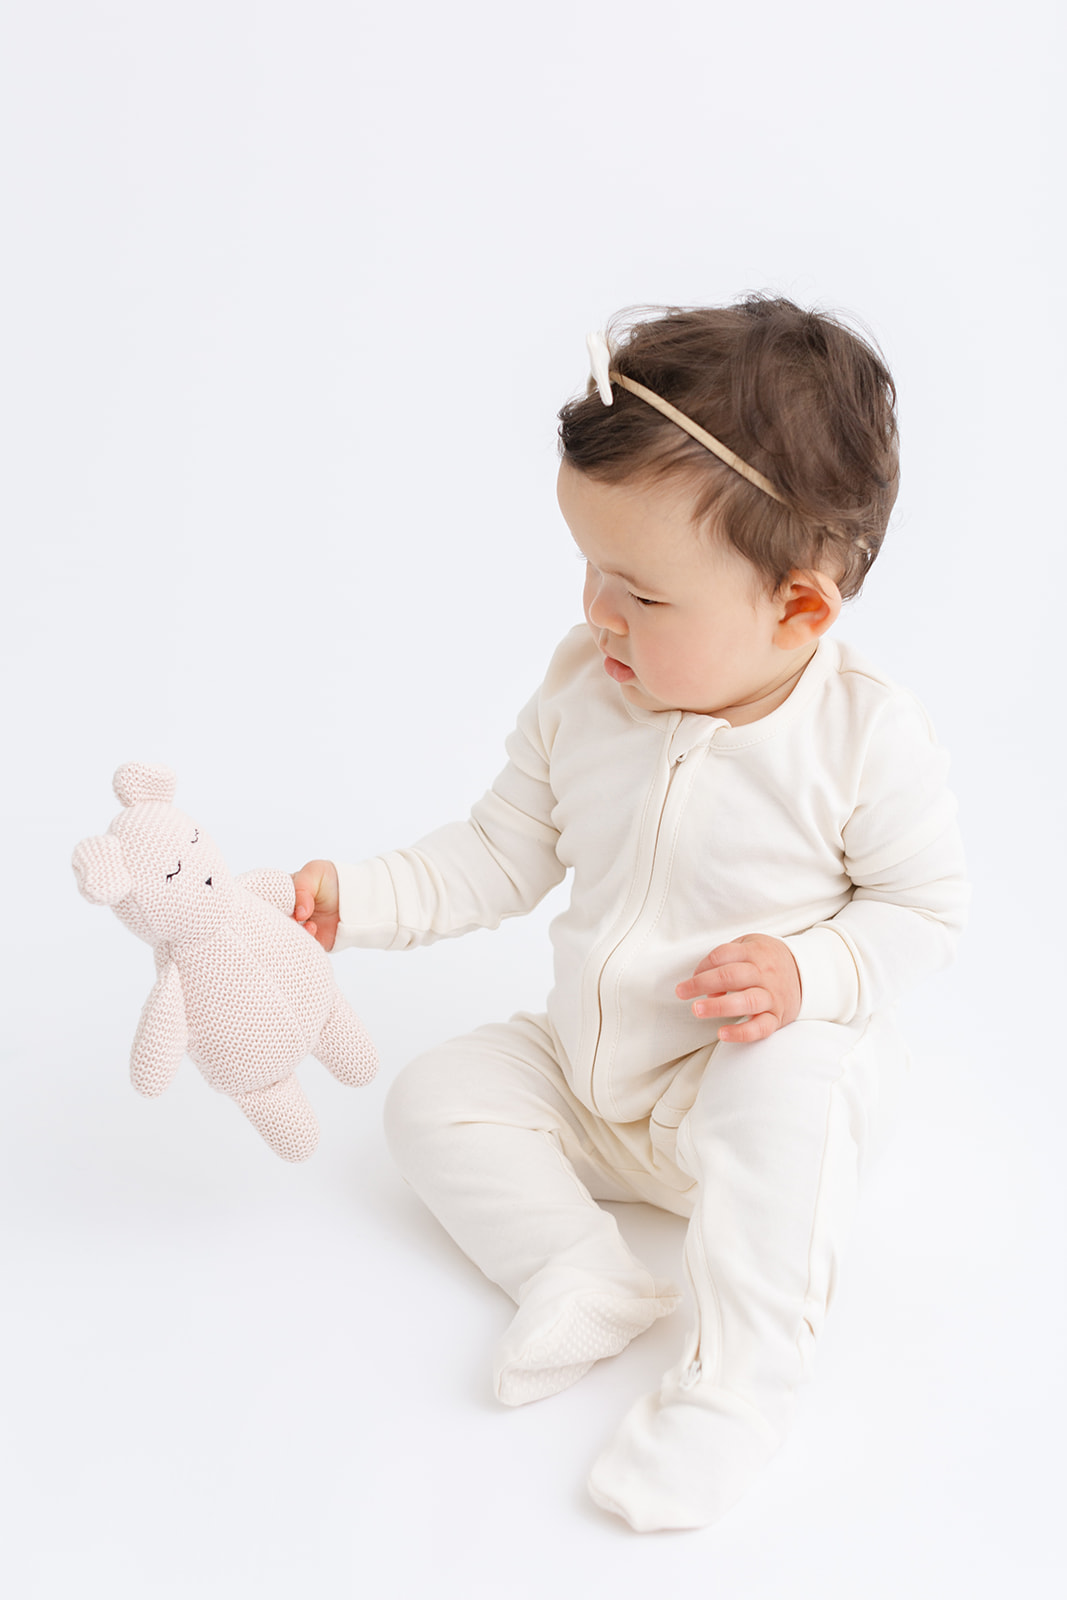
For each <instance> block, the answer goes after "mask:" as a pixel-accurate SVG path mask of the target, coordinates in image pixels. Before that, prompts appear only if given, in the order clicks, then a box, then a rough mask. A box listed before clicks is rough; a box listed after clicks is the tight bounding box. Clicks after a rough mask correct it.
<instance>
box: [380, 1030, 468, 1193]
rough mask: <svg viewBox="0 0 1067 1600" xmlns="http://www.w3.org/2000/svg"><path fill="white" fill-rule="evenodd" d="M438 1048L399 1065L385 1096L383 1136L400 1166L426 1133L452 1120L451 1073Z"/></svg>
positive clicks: (424, 1137) (453, 1108) (425, 1136)
mask: <svg viewBox="0 0 1067 1600" xmlns="http://www.w3.org/2000/svg"><path fill="white" fill-rule="evenodd" d="M440 1057H441V1052H440V1051H436V1050H431V1051H428V1052H427V1054H426V1055H422V1056H417V1057H416V1058H415V1060H414V1061H412V1062H409V1064H408V1065H407V1066H406V1067H405V1068H404V1069H403V1071H402V1072H401V1073H400V1075H399V1076H398V1077H397V1078H396V1080H395V1081H394V1083H393V1084H392V1086H391V1088H390V1089H389V1092H388V1094H387V1095H386V1097H385V1109H384V1122H385V1137H386V1140H387V1142H388V1145H389V1148H390V1150H391V1151H392V1152H393V1155H394V1157H395V1159H396V1161H397V1163H398V1165H399V1166H400V1167H401V1168H403V1167H404V1166H405V1165H406V1159H407V1158H408V1157H410V1156H412V1155H414V1154H415V1153H416V1152H417V1151H418V1150H419V1149H420V1147H423V1146H424V1144H425V1141H426V1139H427V1137H432V1135H433V1133H434V1132H435V1131H437V1130H438V1129H440V1128H442V1127H447V1126H449V1125H450V1124H451V1123H452V1122H453V1121H454V1120H455V1115H456V1112H455V1104H454V1102H455V1095H454V1093H453V1090H452V1075H451V1074H450V1073H449V1071H448V1063H447V1060H445V1061H442V1060H441V1059H440Z"/></svg>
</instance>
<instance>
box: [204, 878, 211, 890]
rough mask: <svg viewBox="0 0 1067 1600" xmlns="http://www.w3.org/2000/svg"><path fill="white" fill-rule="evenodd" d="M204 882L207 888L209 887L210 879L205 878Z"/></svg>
mask: <svg viewBox="0 0 1067 1600" xmlns="http://www.w3.org/2000/svg"><path fill="white" fill-rule="evenodd" d="M204 882H205V883H206V884H207V886H208V888H209V889H210V888H211V879H210V878H205V879H204Z"/></svg>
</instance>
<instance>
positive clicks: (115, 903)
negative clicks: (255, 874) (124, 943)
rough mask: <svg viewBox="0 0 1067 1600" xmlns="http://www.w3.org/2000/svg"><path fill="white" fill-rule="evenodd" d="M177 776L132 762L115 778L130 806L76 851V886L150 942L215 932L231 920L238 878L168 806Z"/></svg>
mask: <svg viewBox="0 0 1067 1600" xmlns="http://www.w3.org/2000/svg"><path fill="white" fill-rule="evenodd" d="M176 787H177V779H176V778H175V776H174V773H173V772H172V771H171V770H170V768H169V767H149V766H145V764H144V763H143V762H140V761H128V762H127V763H126V765H125V766H123V767H120V768H119V770H118V771H117V772H116V774H115V778H114V789H115V794H116V795H117V796H118V798H119V800H120V801H121V802H122V804H123V806H124V807H125V808H126V809H125V810H124V811H121V812H120V813H119V815H118V816H117V817H116V818H115V820H114V822H113V823H112V824H111V826H110V828H109V829H108V831H107V832H106V833H104V834H101V835H99V836H98V837H97V838H95V839H83V840H82V842H81V844H80V845H78V847H77V849H76V850H75V852H74V862H73V865H74V873H75V876H76V877H77V879H78V887H79V889H80V890H81V892H82V894H83V895H84V896H85V898H86V899H87V900H91V901H92V902H93V903H94V904H95V905H104V906H111V907H112V909H113V910H114V912H115V915H116V916H117V917H119V918H120V919H121V921H123V922H124V923H125V924H126V926H127V927H128V928H130V929H131V931H132V932H134V933H136V934H137V935H138V937H139V938H141V939H144V940H146V941H147V942H148V943H149V944H152V945H157V944H161V943H163V942H164V941H166V940H171V939H179V938H198V937H201V936H203V935H204V934H207V933H214V932H215V931H216V930H217V929H218V928H220V927H221V926H222V924H223V922H224V921H225V919H226V916H227V913H228V911H229V908H230V904H231V901H232V899H233V879H232V878H231V876H230V874H229V872H228V870H227V868H226V863H225V862H224V861H223V859H222V855H221V852H220V851H219V847H218V845H217V844H215V842H214V840H213V839H211V838H210V837H209V836H208V835H207V834H206V833H204V832H203V831H202V830H201V829H200V828H199V827H198V825H197V824H196V823H195V822H194V821H193V819H192V817H189V816H186V814H185V812H184V811H179V810H178V809H177V807H176V806H173V805H171V804H170V802H171V800H172V799H173V798H174V791H175V789H176Z"/></svg>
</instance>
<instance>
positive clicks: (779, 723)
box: [619, 634, 839, 750]
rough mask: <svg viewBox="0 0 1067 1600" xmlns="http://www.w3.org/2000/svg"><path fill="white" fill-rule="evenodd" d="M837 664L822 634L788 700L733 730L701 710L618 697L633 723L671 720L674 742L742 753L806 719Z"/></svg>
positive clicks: (834, 649)
mask: <svg viewBox="0 0 1067 1600" xmlns="http://www.w3.org/2000/svg"><path fill="white" fill-rule="evenodd" d="M838 662H839V651H838V645H837V642H836V640H834V639H830V638H828V637H827V636H826V635H825V634H824V635H823V637H822V638H821V639H820V640H819V643H818V645H817V646H816V648H815V654H814V655H813V656H812V658H811V660H810V661H809V662H808V664H807V666H806V667H805V668H804V671H803V672H802V673H801V675H800V677H799V678H798V680H797V682H796V685H795V686H794V688H793V690H792V692H791V694H790V695H789V698H788V700H783V701H782V703H781V705H780V706H776V707H775V709H774V710H773V711H770V712H768V714H767V715H766V716H765V717H760V718H759V719H758V720H757V721H756V722H747V723H745V724H744V726H743V727H740V728H735V727H733V726H732V725H731V724H730V723H729V722H727V721H725V719H724V718H722V717H711V716H708V715H706V713H704V712H701V711H649V710H647V709H646V708H645V707H644V706H633V705H631V704H630V702H629V701H628V700H626V699H625V698H624V697H623V696H621V695H620V696H619V699H620V701H621V702H622V704H623V706H625V708H626V710H627V712H628V713H629V714H630V716H631V717H632V718H633V719H634V721H635V722H646V723H648V724H649V725H650V726H651V727H659V728H663V727H664V726H665V722H664V719H665V718H672V719H673V724H672V726H671V733H672V736H673V742H677V741H678V740H679V739H680V740H681V741H682V742H683V743H684V744H685V745H686V747H687V748H689V749H695V748H696V747H697V746H698V745H701V744H713V745H714V746H715V748H716V749H719V750H745V749H748V748H749V747H750V746H752V745H756V744H763V743H764V741H765V740H767V739H773V738H774V737H775V736H776V735H777V734H779V733H782V732H784V731H785V729H786V728H790V727H792V726H793V724H794V723H795V722H797V721H798V720H799V719H800V718H801V717H803V716H805V715H806V714H807V712H808V709H809V707H810V706H811V703H812V701H813V700H814V699H815V697H816V696H817V695H818V694H819V692H820V690H821V689H822V688H823V687H824V685H825V684H826V683H827V681H828V680H829V679H830V678H831V677H832V676H833V674H834V672H836V670H837V667H838Z"/></svg>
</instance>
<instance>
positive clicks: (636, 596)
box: [627, 590, 663, 606]
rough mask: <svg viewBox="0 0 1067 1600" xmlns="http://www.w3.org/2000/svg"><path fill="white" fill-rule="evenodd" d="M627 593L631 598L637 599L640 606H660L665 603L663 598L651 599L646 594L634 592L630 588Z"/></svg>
mask: <svg viewBox="0 0 1067 1600" xmlns="http://www.w3.org/2000/svg"><path fill="white" fill-rule="evenodd" d="M627 593H629V595H630V599H631V600H636V601H637V603H638V605H639V606H659V605H662V604H663V602H662V600H649V599H648V598H647V597H646V596H645V595H643V594H634V593H633V592H632V591H631V590H628V591H627Z"/></svg>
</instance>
